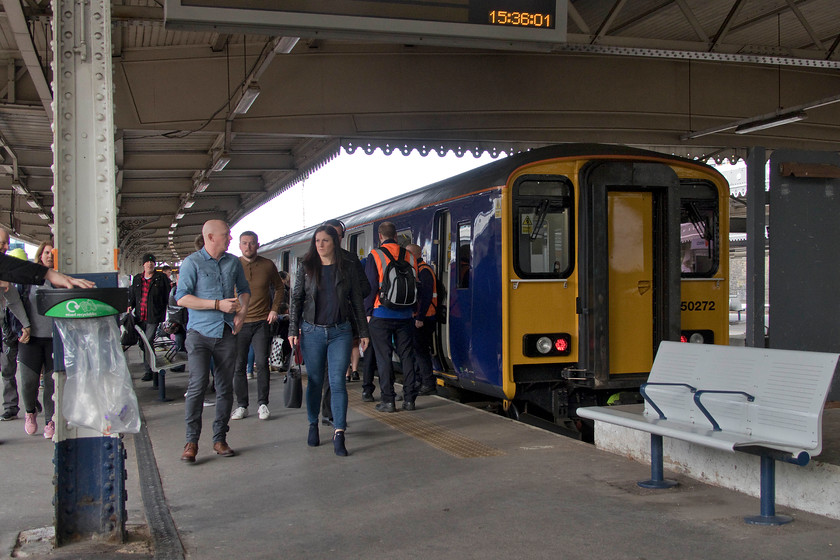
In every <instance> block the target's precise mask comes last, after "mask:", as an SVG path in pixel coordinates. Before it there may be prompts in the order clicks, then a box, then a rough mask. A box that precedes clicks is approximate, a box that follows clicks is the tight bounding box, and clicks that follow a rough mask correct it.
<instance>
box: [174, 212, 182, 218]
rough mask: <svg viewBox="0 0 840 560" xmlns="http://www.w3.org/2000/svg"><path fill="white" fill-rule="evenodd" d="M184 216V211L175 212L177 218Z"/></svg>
mask: <svg viewBox="0 0 840 560" xmlns="http://www.w3.org/2000/svg"><path fill="white" fill-rule="evenodd" d="M183 217H184V213H183V212H178V213H177V214H175V219H176V220H180V219H181V218H183Z"/></svg>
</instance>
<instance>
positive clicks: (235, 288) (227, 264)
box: [175, 248, 251, 338]
mask: <svg viewBox="0 0 840 560" xmlns="http://www.w3.org/2000/svg"><path fill="white" fill-rule="evenodd" d="M250 293H251V290H250V288H248V280H247V279H246V278H245V270H244V269H243V268H242V263H241V262H239V257H235V256H233V255H231V254H230V253H222V256H221V257H219V260H216V259H214V258H213V257H211V256H210V255H209V254H208V253H207V251H206V250H205V249H203V248H202V249H201V250H200V251H196V252H195V253H193V254H191V255H190V256H188V257H187V258H186V259H184V262H183V263H181V270H180V273H179V278H178V289H177V290H176V291H175V301H178V300H179V299H181V298H182V297H184V296H186V295H192V296H196V297H199V298H202V299H227V298H232V297H236V296H237V295H238V294H250ZM233 317H234V314H233V313H222V312H221V311H216V310H214V309H190V311H189V321H188V323H187V328H188V329H194V330H196V331H198V332H200V333H201V334H203V335H204V336H209V337H212V338H222V335H223V334H224V330H225V323H227V324H228V325H229V326H230V328H231V329H232V328H233Z"/></svg>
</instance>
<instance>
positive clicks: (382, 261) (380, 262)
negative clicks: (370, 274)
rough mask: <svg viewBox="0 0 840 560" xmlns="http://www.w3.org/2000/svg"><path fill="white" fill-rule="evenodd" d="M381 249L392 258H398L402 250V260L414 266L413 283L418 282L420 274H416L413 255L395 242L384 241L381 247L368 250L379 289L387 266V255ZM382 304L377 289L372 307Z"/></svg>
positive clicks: (415, 263)
mask: <svg viewBox="0 0 840 560" xmlns="http://www.w3.org/2000/svg"><path fill="white" fill-rule="evenodd" d="M392 247H394V248H395V250H393V251H392V250H391V248H392ZM383 251H388V253H389V254H390V255H391V256H392V257H394V259H398V258H399V255H400V251H402V252H403V254H404V255H405V259H404V260H405V261H407V262H408V263H410V264H411V266H412V268H414V279H415V283H417V282H419V280H420V278H419V277H420V275H419V274H418V270H417V262H416V261H415V260H414V255H412V254H411V253H409V252H408V251H405V250H404V249H403V248H402V247H400V246H399V245H397V244H396V243H386V244H384V245H382V246H381V247H379V248H377V249H374V250H372V251H371V252H370V254H371V256H372V257H373V261H374V262H375V263H376V271H377V275H378V279H379V287H380V289H381V287H382V281H383V278H384V274H385V268H386V267H387V266H388V257H386V256H385V255H384V254H383ZM415 297H416V294H415ZM383 305H384V304H383V303H382V301H381V300H380V298H379V290H377V293H376V299H375V300H374V302H373V308H374V309H376V308H377V307H382V306H383Z"/></svg>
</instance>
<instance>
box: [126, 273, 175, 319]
mask: <svg viewBox="0 0 840 560" xmlns="http://www.w3.org/2000/svg"><path fill="white" fill-rule="evenodd" d="M142 278H143V273H142V272H141V273H140V274H135V275H134V278H133V279H132V280H131V290H130V291H129V292H128V306H129V307H131V308H133V309H134V319H135V320H137V321H139V320H140V300H141V299H142V298H143V283H142ZM170 287H171V284H170V283H169V277H168V276H167V275H166V274H164V273H163V272H155V273H154V274H152V285H151V286H149V301H148V302H147V306H148V311H147V312H146V313H147V315H146V322H147V323H161V322H163V321H164V320H165V319H166V307H167V305H169V288H170Z"/></svg>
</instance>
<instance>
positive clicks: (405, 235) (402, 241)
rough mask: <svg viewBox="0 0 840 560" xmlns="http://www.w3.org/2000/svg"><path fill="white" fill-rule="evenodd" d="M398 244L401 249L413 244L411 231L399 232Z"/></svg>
mask: <svg viewBox="0 0 840 560" xmlns="http://www.w3.org/2000/svg"><path fill="white" fill-rule="evenodd" d="M397 243H398V244H399V246H400V247H405V246H406V245H409V244H411V243H412V238H411V230H410V229H402V230H398V231H397Z"/></svg>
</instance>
